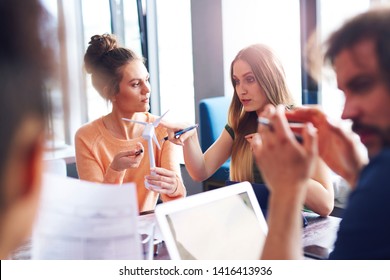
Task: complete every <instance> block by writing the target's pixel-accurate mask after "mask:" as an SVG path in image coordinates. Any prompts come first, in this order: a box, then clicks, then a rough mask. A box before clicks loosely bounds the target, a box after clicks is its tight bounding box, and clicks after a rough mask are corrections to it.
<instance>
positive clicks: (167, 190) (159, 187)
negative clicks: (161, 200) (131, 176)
mask: <svg viewBox="0 0 390 280" xmlns="http://www.w3.org/2000/svg"><path fill="white" fill-rule="evenodd" d="M145 181H146V182H147V183H148V184H149V187H150V190H152V191H155V192H158V193H161V194H167V195H172V194H174V193H175V192H176V190H177V188H178V187H179V182H178V177H177V175H176V173H175V172H173V171H171V170H168V169H165V168H162V167H155V168H152V169H150V175H146V176H145Z"/></svg>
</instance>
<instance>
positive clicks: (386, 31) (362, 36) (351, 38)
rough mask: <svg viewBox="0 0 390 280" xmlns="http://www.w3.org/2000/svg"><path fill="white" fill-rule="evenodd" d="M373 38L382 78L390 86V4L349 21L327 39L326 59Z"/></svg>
mask: <svg viewBox="0 0 390 280" xmlns="http://www.w3.org/2000/svg"><path fill="white" fill-rule="evenodd" d="M363 40H372V41H374V43H375V51H376V55H377V58H378V63H379V68H380V71H381V74H382V78H383V79H384V81H385V82H386V83H387V86H388V88H390V6H378V7H376V8H373V9H371V10H369V11H367V12H365V13H362V14H359V15H357V16H355V17H353V18H352V19H350V20H349V21H347V22H346V23H345V24H344V25H343V26H342V27H341V28H340V29H338V30H337V31H335V32H334V33H332V35H331V36H330V37H329V39H328V40H327V42H326V44H327V51H326V53H325V59H327V60H329V61H330V62H331V63H333V62H334V59H335V57H336V56H337V55H338V54H339V53H340V52H341V51H342V50H344V49H348V48H351V47H353V46H354V45H356V44H357V43H359V42H361V41H363Z"/></svg>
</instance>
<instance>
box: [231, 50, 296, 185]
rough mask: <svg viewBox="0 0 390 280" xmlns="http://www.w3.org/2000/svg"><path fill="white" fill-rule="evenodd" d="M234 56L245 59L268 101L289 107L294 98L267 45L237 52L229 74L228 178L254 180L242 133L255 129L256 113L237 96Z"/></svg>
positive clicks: (250, 157) (247, 144) (278, 61)
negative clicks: (231, 134)
mask: <svg viewBox="0 0 390 280" xmlns="http://www.w3.org/2000/svg"><path fill="white" fill-rule="evenodd" d="M237 60H242V61H245V62H246V63H248V64H249V65H250V67H251V69H252V72H253V74H254V76H255V79H256V81H257V83H258V84H259V85H260V88H261V89H262V91H263V92H264V94H265V95H266V97H267V100H268V101H269V103H270V104H273V105H278V104H285V105H286V108H291V107H293V106H294V101H293V98H292V95H291V93H290V90H289V89H288V87H287V83H286V77H285V73H284V69H283V66H282V64H281V62H280V60H279V59H278V57H277V56H276V55H275V54H274V53H273V51H272V50H271V49H270V48H269V47H267V46H265V45H263V44H254V45H250V46H248V47H246V48H244V49H242V50H241V51H240V52H239V53H238V54H237V56H236V57H235V58H234V60H233V61H232V63H231V66H230V78H231V81H232V85H233V88H234V94H233V98H232V102H231V104H230V107H229V113H228V124H229V126H230V127H231V128H232V129H233V132H234V142H233V148H232V160H231V165H230V179H231V180H234V181H249V182H254V174H253V156H252V151H251V149H250V145H249V143H248V141H247V140H246V139H245V135H248V134H251V133H255V132H256V131H257V114H256V112H246V111H245V110H244V108H243V106H242V104H241V102H240V99H239V98H238V95H237V91H236V84H235V81H234V79H233V66H234V63H235V62H236V61H237Z"/></svg>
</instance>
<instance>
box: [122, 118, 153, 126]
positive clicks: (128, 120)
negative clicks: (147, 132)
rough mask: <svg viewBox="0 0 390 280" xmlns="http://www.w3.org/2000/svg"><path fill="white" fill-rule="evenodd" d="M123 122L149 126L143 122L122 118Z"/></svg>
mask: <svg viewBox="0 0 390 280" xmlns="http://www.w3.org/2000/svg"><path fill="white" fill-rule="evenodd" d="M122 120H124V121H127V122H133V123H139V124H143V125H147V124H148V123H147V122H141V121H136V120H131V119H126V118H122Z"/></svg>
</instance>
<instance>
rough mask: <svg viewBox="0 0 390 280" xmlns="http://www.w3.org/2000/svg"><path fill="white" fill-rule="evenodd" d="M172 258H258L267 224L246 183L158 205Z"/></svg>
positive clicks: (157, 214) (162, 227)
mask: <svg viewBox="0 0 390 280" xmlns="http://www.w3.org/2000/svg"><path fill="white" fill-rule="evenodd" d="M156 217H157V220H158V223H159V226H160V229H161V232H162V234H163V237H164V240H165V242H166V245H167V248H168V252H169V254H170V257H171V258H172V259H200V260H208V259H241V260H245V259H259V257H260V254H261V251H262V248H263V244H264V240H265V237H266V234H267V225H266V222H265V219H264V216H263V214H262V213H261V209H260V207H259V205H258V203H257V201H256V197H255V195H254V192H253V189H252V187H251V185H250V184H249V183H248V182H243V183H239V184H235V185H232V186H229V187H224V188H220V189H216V190H212V191H208V192H204V193H200V194H196V195H192V196H190V197H187V198H184V199H180V200H175V201H171V202H167V203H162V204H159V205H158V206H157V207H156Z"/></svg>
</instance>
